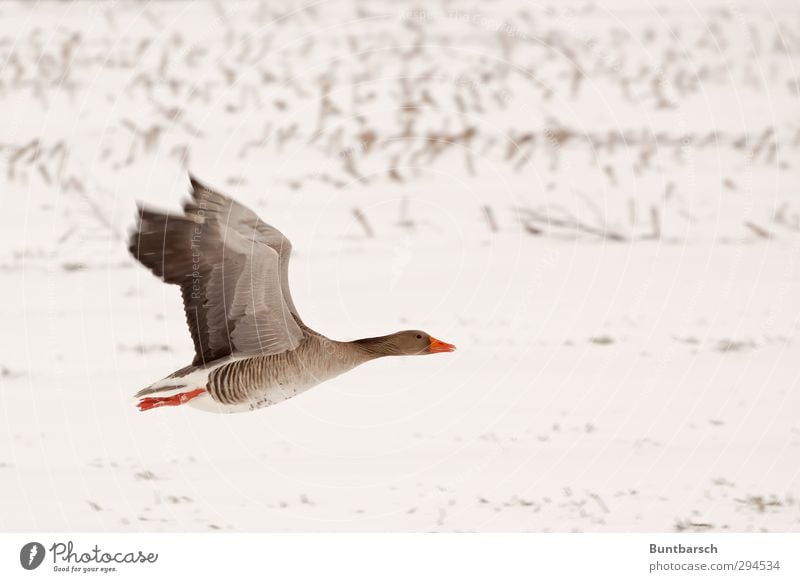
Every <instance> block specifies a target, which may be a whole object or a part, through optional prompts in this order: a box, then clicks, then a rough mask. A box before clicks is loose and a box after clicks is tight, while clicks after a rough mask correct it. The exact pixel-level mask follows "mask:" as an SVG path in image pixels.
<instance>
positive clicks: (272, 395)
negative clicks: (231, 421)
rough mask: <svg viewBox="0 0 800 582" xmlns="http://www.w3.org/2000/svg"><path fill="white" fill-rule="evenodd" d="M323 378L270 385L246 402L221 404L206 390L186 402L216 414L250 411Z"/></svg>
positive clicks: (268, 404) (289, 396)
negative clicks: (297, 382)
mask: <svg viewBox="0 0 800 582" xmlns="http://www.w3.org/2000/svg"><path fill="white" fill-rule="evenodd" d="M322 381H323V380H317V381H311V382H304V383H301V384H292V385H283V386H272V387H270V388H267V389H265V390H261V391H258V392H256V393H254V394H253V396H252V398H251V399H250V400H248V401H247V402H239V403H237V404H223V403H222V402H217V401H216V400H214V399H213V398H212V397H211V395H210V394H208V393H207V392H206V393H205V394H202V395H200V396H198V397H197V398H193V399H192V400H190V401H189V402H188V403H187V404H188V405H189V406H191V407H193V408H196V409H198V410H203V411H205V412H213V413H216V414H233V413H236V412H252V411H253V410H258V409H259V408H266V407H267V406H272V405H273V404H278V403H280V402H283V401H285V400H289V399H290V398H294V397H295V396H297V395H298V394H302V393H303V392H305V391H306V390H308V389H309V388H313V387H314V386H316V385H317V384H319V383H320V382H322Z"/></svg>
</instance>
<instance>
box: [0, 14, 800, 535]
mask: <svg viewBox="0 0 800 582" xmlns="http://www.w3.org/2000/svg"><path fill="white" fill-rule="evenodd" d="M270 4H271V3H263V4H262V3H236V4H234V5H228V4H225V5H223V4H222V3H219V4H200V5H191V4H188V3H178V2H175V3H159V2H151V3H128V2H113V3H103V4H100V3H98V4H92V3H88V2H80V3H75V4H70V3H47V2H39V3H36V4H35V5H30V4H20V5H17V4H13V3H3V4H0V59H2V62H3V66H2V68H0V104H1V105H2V107H3V111H4V120H3V126H2V127H3V131H2V134H0V155H1V156H2V157H1V158H0V181H2V198H0V201H1V202H0V204H2V206H1V207H0V208H1V209H2V212H0V232H2V233H4V239H3V240H4V244H3V246H2V249H1V250H0V293H1V294H2V295H1V296H2V299H3V301H2V304H0V316H1V317H2V322H3V332H2V336H0V337H2V348H3V349H2V352H0V411H1V412H0V414H2V416H1V417H0V418H2V425H3V427H4V430H0V493H2V494H1V495H0V529H2V530H3V531H20V530H22V531H34V530H40V531H52V530H58V531H74V530H81V531H211V530H217V529H220V530H244V531H283V530H295V531H317V530H320V531H453V530H458V531H683V530H690V531H695V530H697V531H797V530H798V529H800V463H799V462H798V461H799V460H800V415H798V410H800V390H799V389H798V388H799V386H798V382H799V381H800V367H798V365H797V362H798V357H800V317H799V316H798V314H799V313H800V311H799V310H798V306H800V200H799V199H798V196H799V195H800V174H798V165H800V155H799V152H800V117H799V116H798V114H797V112H798V111H800V109H798V99H799V98H800V87H798V82H800V66H798V64H799V63H798V60H797V55H798V51H800V37H798V34H797V30H800V26H798V25H800V10H798V9H797V7H796V6H792V4H791V3H789V2H786V3H781V2H771V3H768V4H763V3H758V2H753V3H730V2H729V3H720V4H715V3H711V2H700V3H692V4H688V3H687V4H678V5H675V6H672V5H664V7H662V8H659V9H658V10H656V9H655V8H652V7H648V8H645V7H644V6H642V5H641V4H640V3H637V2H632V1H631V2H615V3H613V4H612V5H611V6H603V7H601V6H599V5H591V4H586V3H576V4H574V5H571V6H570V7H564V6H562V5H561V4H559V3H554V4H553V5H552V6H549V5H547V4H541V3H528V2H524V3H521V2H518V3H515V2H508V1H505V2H496V3H491V4H490V8H487V7H483V8H480V9H477V8H475V7H474V6H473V5H472V4H469V3H466V2H453V3H448V4H441V5H431V6H425V8H424V9H423V8H420V7H418V6H416V5H414V4H404V5H401V4H399V3H394V2H392V3H389V2H387V3H385V4H381V3H375V2H369V3H368V2H363V3H358V2H356V3H351V2H341V1H331V2H326V3H322V4H316V5H313V6H311V7H307V8H304V9H300V6H301V5H300V4H297V6H296V7H295V8H297V9H294V8H291V7H288V6H289V5H288V4H287V5H286V7H284V8H282V9H281V10H279V11H276V10H275V9H270V8H268V6H269V5H270ZM187 169H191V170H192V171H193V172H194V173H196V174H197V175H198V176H199V177H200V178H201V179H205V180H206V181H208V182H209V183H210V184H212V185H215V186H217V187H219V188H220V189H222V190H224V191H226V192H229V193H231V194H232V195H234V196H236V197H237V198H239V199H241V200H242V201H243V202H246V203H247V204H250V205H251V206H252V207H253V208H255V209H257V210H258V212H259V213H260V214H261V215H262V216H263V217H264V218H265V220H267V221H268V222H271V223H273V224H275V225H276V226H278V227H279V228H280V229H281V230H283V231H284V233H285V234H287V235H288V236H289V237H290V238H291V240H292V241H293V242H294V247H295V255H294V259H293V264H292V271H291V282H292V287H293V290H294V291H293V293H294V297H295V302H296V303H297V305H298V307H299V309H300V311H301V314H302V315H303V317H304V319H305V320H306V322H307V323H309V324H310V325H311V326H312V327H314V328H315V329H318V330H320V331H321V332H323V333H325V334H327V335H330V336H331V337H335V338H337V339H351V338H356V337H362V336H373V335H378V334H382V333H387V332H391V331H395V330H397V329H403V328H409V327H414V328H416V327H419V328H423V329H426V330H427V331H429V332H430V333H432V334H433V335H435V336H437V337H440V338H441V339H444V340H446V341H450V342H453V343H455V344H457V345H458V348H459V350H458V351H457V352H456V353H454V354H447V355H442V356H435V357H429V358H415V359H394V360H389V359H387V360H384V361H378V362H373V363H370V364H367V365H365V366H363V367H362V368H360V369H357V370H355V371H353V372H351V373H349V374H346V375H344V376H342V377H340V378H337V379H336V380H334V381H331V382H329V383H327V384H324V385H323V386H320V387H318V388H316V389H314V390H312V391H310V392H308V393H306V394H304V395H302V396H300V397H298V398H296V399H294V400H291V401H289V402H287V403H284V404H281V405H279V406H276V407H274V408H270V409H266V410H263V411H259V412H256V413H252V414H241V415H231V416H217V415H209V414H204V413H201V412H198V411H195V410H191V409H188V410H183V409H163V410H156V411H153V412H149V413H146V414H142V413H139V412H138V411H137V410H136V408H135V406H134V401H133V400H132V399H131V395H132V394H133V393H134V392H135V391H136V390H138V389H139V388H141V387H143V386H146V385H147V384H149V383H151V382H152V381H153V380H156V379H158V378H160V377H162V376H164V375H166V374H168V373H169V372H171V371H173V370H174V369H176V368H178V367H181V366H183V365H185V364H186V363H188V361H189V360H190V359H191V357H192V354H191V341H190V339H189V336H188V333H187V331H186V329H185V323H184V317H183V312H182V309H181V305H180V299H179V295H178V292H177V290H176V289H175V288H172V287H168V286H165V285H163V284H161V283H160V282H159V281H157V280H156V279H155V278H154V277H152V276H151V275H149V274H148V273H147V272H146V271H145V270H144V269H143V268H141V267H139V266H138V265H136V264H135V263H134V261H133V260H132V259H131V258H130V257H129V256H128V255H127V254H126V251H125V245H124V234H125V232H126V229H127V228H128V227H129V226H130V225H131V223H132V221H133V212H134V203H135V201H136V200H143V201H147V202H150V203H156V204H160V205H161V206H164V207H177V204H178V202H179V200H180V197H181V195H182V194H183V193H184V192H185V190H186V187H187V185H186V170H187Z"/></svg>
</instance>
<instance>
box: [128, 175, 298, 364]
mask: <svg viewBox="0 0 800 582" xmlns="http://www.w3.org/2000/svg"><path fill="white" fill-rule="evenodd" d="M184 212H185V214H184V215H183V216H179V215H173V214H166V213H162V212H157V211H153V210H149V209H146V208H140V217H141V220H140V222H139V225H138V228H137V229H136V231H135V232H133V234H132V235H131V238H130V241H129V247H128V248H129V250H130V252H131V254H133V256H134V257H135V258H136V259H137V260H138V261H139V262H141V263H142V264H143V265H144V266H145V267H147V268H148V269H150V270H151V271H152V272H153V273H154V274H155V275H157V276H158V277H160V278H161V279H162V280H163V281H165V282H166V283H172V284H176V285H179V286H180V287H181V294H182V296H183V304H184V309H185V311H186V321H187V323H188V325H189V331H190V333H191V335H192V340H193V341H194V347H195V358H194V361H193V362H192V363H193V364H194V365H202V364H204V363H206V362H210V361H213V360H216V359H218V358H221V357H224V356H227V355H230V354H233V355H245V356H254V355H267V354H276V353H281V352H284V351H288V350H292V349H294V348H296V347H297V346H298V345H299V343H300V341H301V340H302V338H303V331H302V329H301V328H300V325H302V324H300V325H298V323H299V318H297V320H296V319H295V317H297V316H296V310H295V308H294V304H293V302H292V300H291V296H290V295H289V294H288V280H287V273H288V261H289V253H288V249H290V248H291V247H290V246H289V245H288V240H286V238H285V237H284V236H283V235H282V234H281V233H280V232H278V231H277V230H276V229H274V228H272V227H270V226H268V225H266V224H265V223H263V222H262V221H261V220H260V219H259V218H258V216H257V215H256V214H255V213H254V212H252V211H251V210H249V209H248V208H246V207H245V206H242V205H241V204H238V203H237V202H235V201H233V200H231V199H230V198H228V197H227V196H223V195H222V194H219V193H217V192H214V191H212V190H210V189H208V188H206V187H205V186H203V185H201V184H200V183H198V182H197V181H196V180H194V179H192V199H191V200H189V201H188V202H187V203H186V204H185V205H184ZM284 241H285V242H284ZM284 245H285V246H286V247H288V249H286V248H285V247H284ZM276 247H277V249H276ZM284 250H287V252H286V254H285V259H283V260H282V252H283V251H284ZM284 290H285V292H284ZM293 312H295V315H293Z"/></svg>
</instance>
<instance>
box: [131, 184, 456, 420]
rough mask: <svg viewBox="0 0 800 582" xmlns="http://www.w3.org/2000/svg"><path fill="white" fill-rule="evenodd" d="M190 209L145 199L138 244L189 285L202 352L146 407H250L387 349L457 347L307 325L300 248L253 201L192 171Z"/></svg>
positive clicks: (160, 272) (157, 269)
mask: <svg viewBox="0 0 800 582" xmlns="http://www.w3.org/2000/svg"><path fill="white" fill-rule="evenodd" d="M189 179H190V181H191V199H190V200H188V201H186V202H185V204H184V206H183V211H184V212H183V215H176V214H165V213H163V212H158V211H155V210H151V209H148V208H145V207H143V206H140V207H139V223H138V227H137V228H136V229H135V230H134V232H133V233H132V234H131V237H130V241H129V247H128V248H129V250H130V252H131V254H132V255H133V256H134V257H135V258H136V259H137V260H138V261H139V262H140V263H142V265H144V266H145V267H147V268H148V269H149V270H150V271H152V272H153V273H154V274H155V275H157V276H158V277H160V278H161V279H162V280H163V281H164V282H165V283H170V284H174V285H179V286H180V289H181V294H182V296H183V305H184V311H185V312H186V322H187V323H188V325H189V332H190V334H191V336H192V341H193V342H194V360H193V361H192V363H191V364H190V365H188V366H186V367H184V368H181V369H180V370H178V371H177V372H174V373H173V374H170V375H169V376H167V377H166V378H164V379H163V380H160V381H158V382H155V383H154V384H152V385H150V386H148V387H147V388H144V389H142V390H140V391H139V392H137V393H136V398H140V400H139V402H138V407H139V409H140V410H142V411H144V410H150V409H153V408H158V407H162V406H177V405H181V404H186V403H188V404H189V405H190V406H193V407H195V408H200V409H202V410H207V411H211V412H243V411H251V410H256V409H258V408H263V407H265V406H270V405H272V404H276V403H278V402H281V401H283V400H287V399H288V398H291V397H293V396H296V395H297V394H300V393H301V392H303V391H305V390H308V389H309V388H311V387H313V386H316V385H317V384H320V383H321V382H324V381H326V380H330V379H331V378H334V377H336V376H338V375H340V374H342V373H344V372H347V371H349V370H352V369H353V368H355V367H356V366H359V365H360V364H363V363H365V362H368V361H370V360H374V359H376V358H381V357H383V356H410V355H422V354H435V353H439V352H452V351H453V350H455V346H453V345H451V344H448V343H446V342H443V341H440V340H438V339H436V338H434V337H431V336H430V335H428V334H427V333H425V332H424V331H419V330H407V331H399V332H397V333H393V334H390V335H386V336H382V337H372V338H366V339H360V340H355V341H349V342H348V341H344V342H343V341H336V340H332V339H329V338H327V337H325V336H324V335H322V334H320V333H317V332H316V331H314V330H312V329H311V328H310V327H308V326H307V325H305V324H304V323H303V320H302V319H300V316H299V315H298V313H297V308H296V307H295V305H294V302H293V301H292V295H291V293H290V292H289V279H288V272H289V255H290V253H291V250H292V246H291V244H290V243H289V241H288V240H287V239H286V237H285V236H283V234H281V233H280V232H279V231H278V230H277V229H275V228H273V227H272V226H270V225H268V224H266V223H264V222H263V221H262V220H261V219H259V217H258V216H257V215H256V214H255V213H254V212H253V211H251V210H250V209H248V208H246V207H245V206H243V205H241V204H239V203H238V202H236V201H234V200H232V199H231V198H229V197H227V196H224V195H222V194H220V193H218V192H215V191H213V190H211V189H209V188H207V187H206V186H204V185H202V184H200V183H199V182H198V181H197V180H195V179H194V178H193V177H192V176H189Z"/></svg>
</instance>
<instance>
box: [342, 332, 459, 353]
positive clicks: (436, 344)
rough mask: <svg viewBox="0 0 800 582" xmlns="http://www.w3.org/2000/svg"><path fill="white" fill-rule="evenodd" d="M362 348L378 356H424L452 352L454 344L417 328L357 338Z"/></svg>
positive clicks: (454, 347)
mask: <svg viewBox="0 0 800 582" xmlns="http://www.w3.org/2000/svg"><path fill="white" fill-rule="evenodd" d="M355 343H357V344H359V345H360V346H361V347H362V348H363V349H365V350H367V351H368V352H371V353H373V354H375V355H378V356H424V355H427V354H438V353H442V352H454V351H455V349H456V346H454V345H453V344H448V343H447V342H443V341H441V340H438V339H436V338H435V337H433V336H432V335H430V334H429V333H427V332H424V331H421V330H418V329H408V330H404V331H398V332H395V333H392V334H389V335H385V336H381V337H374V338H367V339H362V340H358V341H356V342H355Z"/></svg>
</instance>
